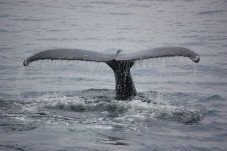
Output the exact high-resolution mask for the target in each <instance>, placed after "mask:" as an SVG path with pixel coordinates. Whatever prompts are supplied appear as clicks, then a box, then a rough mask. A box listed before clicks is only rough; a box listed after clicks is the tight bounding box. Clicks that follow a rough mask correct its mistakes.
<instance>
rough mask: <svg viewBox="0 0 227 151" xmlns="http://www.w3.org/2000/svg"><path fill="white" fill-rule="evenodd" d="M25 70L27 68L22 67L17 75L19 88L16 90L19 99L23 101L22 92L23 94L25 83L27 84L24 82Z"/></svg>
mask: <svg viewBox="0 0 227 151" xmlns="http://www.w3.org/2000/svg"><path fill="white" fill-rule="evenodd" d="M24 70H25V68H24V67H20V68H19V72H18V74H17V79H18V80H17V82H16V83H17V86H18V87H17V88H16V91H17V96H16V97H17V99H19V100H21V92H22V88H23V83H25V81H24Z"/></svg>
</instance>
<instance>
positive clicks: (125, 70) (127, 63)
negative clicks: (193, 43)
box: [23, 47, 200, 100]
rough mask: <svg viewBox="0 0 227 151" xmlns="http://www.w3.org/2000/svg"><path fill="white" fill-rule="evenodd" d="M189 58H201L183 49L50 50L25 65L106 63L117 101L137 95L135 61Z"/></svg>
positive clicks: (195, 59)
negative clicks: (50, 62)
mask: <svg viewBox="0 0 227 151" xmlns="http://www.w3.org/2000/svg"><path fill="white" fill-rule="evenodd" d="M174 56H183V57H188V58H190V59H191V60H192V61H194V62H195V63H198V62H199V60H200V56H199V55H198V54H197V53H195V52H194V51H192V50H189V49H187V48H183V47H160V48H155V49H148V50H144V51H138V52H133V53H122V51H121V50H118V51H117V52H116V53H115V54H104V53H100V52H95V51H88V50H81V49H50V50H45V51H41V52H38V53H36V54H35V55H32V56H30V57H28V58H27V59H26V60H24V62H23V65H24V66H28V65H29V64H30V63H31V62H33V61H38V60H44V59H50V60H82V61H94V62H104V63H106V64H107V65H108V66H109V67H110V68H111V69H112V70H113V71H114V74H115V80H116V99H117V100H126V99H130V98H132V97H133V96H135V95H136V94H137V92H136V88H135V85H134V82H133V79H132V77H131V73H130V69H131V67H132V66H133V65H134V63H135V61H137V60H143V59H150V58H159V57H174Z"/></svg>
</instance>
